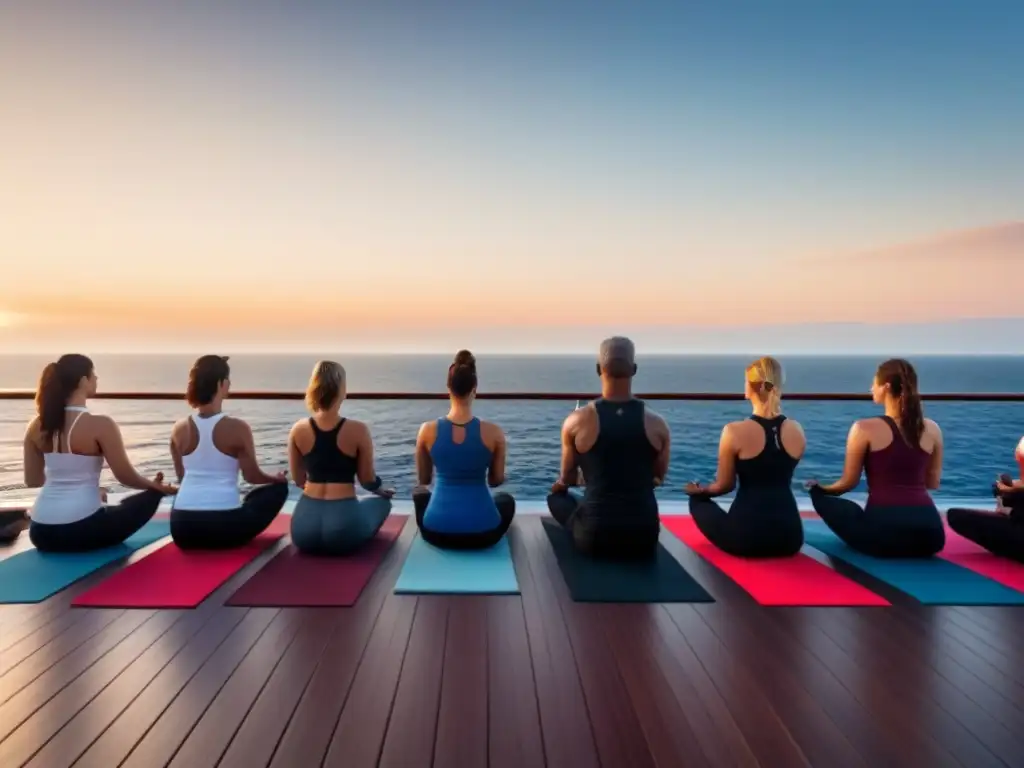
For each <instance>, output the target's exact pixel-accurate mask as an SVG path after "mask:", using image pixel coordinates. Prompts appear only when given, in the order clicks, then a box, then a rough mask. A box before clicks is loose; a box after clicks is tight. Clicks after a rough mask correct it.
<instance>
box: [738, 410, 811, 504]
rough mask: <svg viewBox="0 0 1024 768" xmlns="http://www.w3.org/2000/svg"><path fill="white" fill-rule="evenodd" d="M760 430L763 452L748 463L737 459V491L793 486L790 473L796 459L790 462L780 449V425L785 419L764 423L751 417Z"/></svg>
mask: <svg viewBox="0 0 1024 768" xmlns="http://www.w3.org/2000/svg"><path fill="white" fill-rule="evenodd" d="M750 418H751V420H752V421H756V422H757V423H758V424H760V425H761V428H762V429H764V450H763V451H761V452H760V453H759V454H757V456H751V457H750V458H749V459H737V461H736V475H737V477H738V478H739V482H740V489H741V490H742V489H744V488H785V489H787V490H788V489H789V488H790V487H791V486H792V484H793V472H794V470H796V465H797V464H799V463H800V460H799V459H794V458H793V457H792V456H790V455H789V454H788V453H786V449H785V448H783V447H782V422H784V421H785V420H786V417H785V416H776V417H775V418H774V419H766V418H763V417H761V416H751V417H750Z"/></svg>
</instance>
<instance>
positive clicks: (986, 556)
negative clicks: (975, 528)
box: [939, 525, 1024, 592]
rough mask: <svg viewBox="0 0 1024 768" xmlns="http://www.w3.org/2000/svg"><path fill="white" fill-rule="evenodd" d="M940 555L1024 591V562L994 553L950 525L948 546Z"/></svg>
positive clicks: (947, 539)
mask: <svg viewBox="0 0 1024 768" xmlns="http://www.w3.org/2000/svg"><path fill="white" fill-rule="evenodd" d="M939 557H941V558H942V559H943V560H948V561H949V562H951V563H956V564H957V565H960V566H963V567H964V568H967V569H968V570H971V571H974V572H975V573H980V574H981V575H982V576H987V577H988V578H990V579H992V580H993V581H998V582H999V583H1000V584H1002V585H1004V586H1007V587H1009V588H1010V589H1015V590H1017V591H1019V592H1024V564H1021V563H1018V562H1015V561H1013V560H1008V559H1007V558H1005V557H997V556H996V555H993V554H992V553H991V552H989V551H988V550H987V549H985V548H984V547H981V546H979V545H977V544H975V543H974V542H973V541H971V540H970V539H965V538H964V537H963V536H961V535H960V534H959V533H957V532H956V531H954V530H953V529H952V528H950V527H949V526H948V525H947V526H946V547H945V548H944V549H943V550H942V552H940V553H939Z"/></svg>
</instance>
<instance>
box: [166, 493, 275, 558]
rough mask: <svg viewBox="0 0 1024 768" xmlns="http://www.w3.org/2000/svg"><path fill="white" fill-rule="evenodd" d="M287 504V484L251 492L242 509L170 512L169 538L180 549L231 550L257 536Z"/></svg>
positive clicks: (174, 510) (247, 495)
mask: <svg viewBox="0 0 1024 768" xmlns="http://www.w3.org/2000/svg"><path fill="white" fill-rule="evenodd" d="M286 501H288V483H272V484H271V485H262V486H260V487H259V488H253V489H252V490H251V491H249V492H248V493H247V494H245V498H244V499H243V500H242V506H240V507H237V508H235V509H225V510H188V509H172V510H171V538H173V539H174V543H175V544H177V545H178V546H179V547H180V548H181V549H234V548H235V547H242V546H245V545H246V544H248V543H249V542H250V541H252V540H253V539H255V538H256V537H257V536H259V535H260V534H261V533H263V531H265V530H266V529H267V527H268V526H269V525H270V524H271V523H272V522H274V518H275V517H277V515H278V513H279V512H280V511H281V507H283V506H284V503H285V502H286Z"/></svg>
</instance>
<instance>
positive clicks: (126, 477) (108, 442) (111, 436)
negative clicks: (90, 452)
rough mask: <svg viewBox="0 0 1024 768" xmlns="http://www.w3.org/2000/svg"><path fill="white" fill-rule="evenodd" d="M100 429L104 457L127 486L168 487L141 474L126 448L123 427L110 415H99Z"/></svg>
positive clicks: (143, 488)
mask: <svg viewBox="0 0 1024 768" xmlns="http://www.w3.org/2000/svg"><path fill="white" fill-rule="evenodd" d="M95 418H96V419H98V420H99V430H98V434H97V436H96V442H98V443H99V445H100V451H101V452H102V453H103V458H104V459H106V461H107V466H109V467H110V471H111V472H113V473H114V478H115V479H116V480H117V482H119V483H120V484H121V485H123V486H125V487H126V488H136V489H138V490H140V491H148V490H158V491H161V492H164V491H165V490H166V489H165V487H164V486H163V485H161V484H160V483H158V482H156V481H154V480H147V479H146V478H144V477H143V476H142V475H140V474H139V473H138V472H137V471H136V470H135V467H133V466H132V463H131V461H130V460H129V459H128V452H127V451H126V450H125V448H124V438H123V437H122V436H121V429H120V427H118V426H117V422H115V421H114V420H113V419H112V418H110V417H109V416H97V417H95Z"/></svg>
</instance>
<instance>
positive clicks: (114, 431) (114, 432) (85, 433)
mask: <svg viewBox="0 0 1024 768" xmlns="http://www.w3.org/2000/svg"><path fill="white" fill-rule="evenodd" d="M97 382H98V378H97V376H96V371H95V368H94V366H93V364H92V360H90V359H89V358H88V357H86V356H85V355H63V356H61V358H60V359H59V360H58V361H57V362H55V363H50V364H49V365H47V366H46V368H45V369H44V370H43V375H42V377H41V378H40V379H39V388H38V389H37V391H36V407H37V409H38V415H37V416H36V417H35V418H34V419H32V421H31V422H30V423H29V425H28V430H27V431H26V433H25V485H26V486H27V487H29V488H40V487H41V490H40V491H39V496H38V497H36V501H35V504H34V505H33V506H32V511H31V522H30V524H29V537H30V538H31V539H32V543H33V544H35V546H36V549H38V550H41V551H45V552H85V551H90V550H94V549H104V548H106V547H111V546H114V545H115V544H120V543H121V542H123V541H124V540H125V539H127V538H128V537H129V536H131V535H132V534H133V533H135V532H136V531H138V530H139V529H140V528H142V526H143V525H145V524H146V523H147V522H149V520H150V518H152V517H153V515H154V514H156V510H157V507H158V506H159V505H160V499H162V498H163V497H164V496H165V495H167V494H173V493H174V492H175V490H176V489H175V488H174V487H173V486H170V485H165V484H164V482H163V473H157V475H156V477H154V478H153V479H152V480H147V479H146V478H144V477H142V476H141V475H140V474H139V473H138V472H136V471H135V468H134V467H133V466H132V463H131V461H129V459H128V454H127V452H126V451H125V448H124V440H123V438H122V437H121V430H120V429H118V426H117V424H116V423H115V422H114V420H113V419H111V418H110V417H109V416H101V415H98V414H93V413H90V412H89V409H88V407H87V405H86V404H87V402H88V399H89V398H90V397H92V396H93V395H95V394H96V385H97ZM104 461H106V462H107V464H108V465H109V466H110V469H111V471H112V472H113V473H114V477H115V478H116V479H117V481H118V482H119V483H121V485H124V486H127V487H128V488H136V489H139V490H140V491H141V493H136V494H133V495H131V496H128V497H127V498H126V499H124V500H123V501H121V502H120V503H119V504H111V505H106V504H105V502H106V491H104V489H103V488H101V487H100V472H101V471H102V470H103V463H104Z"/></svg>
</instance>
